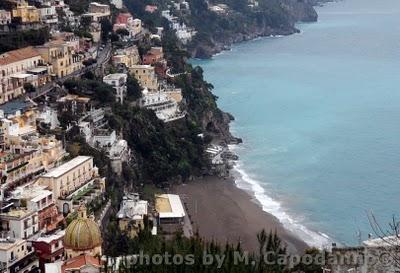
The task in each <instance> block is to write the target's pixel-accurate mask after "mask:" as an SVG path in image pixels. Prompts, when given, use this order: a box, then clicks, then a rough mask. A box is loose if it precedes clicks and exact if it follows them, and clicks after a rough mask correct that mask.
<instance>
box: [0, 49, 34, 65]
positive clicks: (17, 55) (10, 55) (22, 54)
mask: <svg viewBox="0 0 400 273" xmlns="http://www.w3.org/2000/svg"><path fill="white" fill-rule="evenodd" d="M36 56H40V54H39V52H37V51H36V50H35V49H34V48H33V47H31V46H29V47H24V48H21V49H17V50H12V51H9V52H6V53H3V54H1V55H0V65H7V64H11V63H15V62H18V61H22V60H24V59H29V58H33V57H36Z"/></svg>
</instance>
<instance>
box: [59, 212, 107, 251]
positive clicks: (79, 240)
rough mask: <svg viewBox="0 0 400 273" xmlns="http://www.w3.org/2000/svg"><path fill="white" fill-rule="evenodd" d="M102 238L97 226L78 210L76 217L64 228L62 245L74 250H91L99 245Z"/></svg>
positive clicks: (84, 213)
mask: <svg viewBox="0 0 400 273" xmlns="http://www.w3.org/2000/svg"><path fill="white" fill-rule="evenodd" d="M101 243H102V239H101V233H100V229H99V226H98V225H97V224H96V222H95V221H93V220H92V219H90V218H88V217H87V216H86V209H85V210H84V211H82V210H78V218H77V219H75V220H73V221H72V222H71V223H70V224H69V225H68V227H67V229H66V230H65V235H64V246H65V248H69V249H72V250H75V251H85V250H91V249H94V248H96V247H99V246H101Z"/></svg>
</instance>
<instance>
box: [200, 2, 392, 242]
mask: <svg viewBox="0 0 400 273" xmlns="http://www.w3.org/2000/svg"><path fill="white" fill-rule="evenodd" d="M318 13H319V22H318V23H313V24H301V25H299V26H298V27H299V28H300V29H301V31H302V33H301V34H298V35H292V36H288V37H276V38H264V39H259V40H255V41H251V42H246V43H242V44H239V45H237V46H234V47H233V50H232V51H229V52H224V53H223V54H221V55H218V56H216V57H214V58H213V59H212V60H206V61H199V60H195V61H193V63H194V64H198V65H201V66H202V67H203V69H204V71H205V77H206V79H207V80H208V81H209V82H211V83H212V84H213V85H214V86H215V90H214V93H215V94H216V95H217V96H219V106H220V107H221V108H222V109H224V110H226V111H228V112H230V113H232V114H233V115H234V116H235V118H236V121H235V122H234V123H233V124H232V130H233V132H234V133H235V134H236V136H239V137H242V138H243V140H244V144H243V145H241V146H240V147H239V148H237V149H236V150H237V152H238V154H239V155H240V158H241V161H240V164H239V166H238V171H239V172H240V174H241V179H239V180H238V184H239V186H241V187H244V188H247V189H249V190H252V191H253V192H254V193H255V195H256V197H257V198H258V199H259V201H260V202H261V203H262V204H263V206H264V209H265V210H266V211H269V212H272V213H273V214H275V215H276V216H278V218H280V219H281V220H282V221H283V222H284V224H285V225H286V226H287V227H289V228H290V229H292V230H294V231H295V232H298V233H299V234H300V236H302V237H303V238H304V239H306V240H307V241H308V242H313V241H314V242H317V241H319V243H321V241H322V238H321V237H319V236H318V235H317V234H315V233H313V232H312V231H317V232H321V233H324V234H326V235H328V236H329V237H330V238H332V239H334V240H336V241H338V242H341V243H344V244H356V243H357V242H358V235H357V234H358V232H361V237H362V239H366V237H367V234H368V233H370V232H371V228H370V224H369V222H368V212H370V211H373V213H374V214H375V215H376V216H377V217H378V218H379V219H380V221H382V224H385V223H386V222H389V221H390V218H391V217H392V215H393V214H396V215H399V216H400V211H399V203H400V202H399V201H400V198H399V196H400V141H399V139H400V88H399V87H400V1H399V0H345V1H343V2H336V3H330V4H327V5H325V6H324V7H321V8H318ZM305 227H306V228H305Z"/></svg>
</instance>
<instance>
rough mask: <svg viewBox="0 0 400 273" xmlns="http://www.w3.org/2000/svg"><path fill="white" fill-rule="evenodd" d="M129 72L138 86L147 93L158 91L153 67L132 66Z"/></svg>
mask: <svg viewBox="0 0 400 273" xmlns="http://www.w3.org/2000/svg"><path fill="white" fill-rule="evenodd" d="M129 71H130V72H131V73H132V74H133V75H134V76H135V78H136V79H137V80H138V82H139V84H140V85H141V86H142V87H143V88H147V89H148V90H149V91H157V90H158V81H157V77H156V74H155V70H154V67H153V66H150V65H133V66H132V67H131V68H130V69H129Z"/></svg>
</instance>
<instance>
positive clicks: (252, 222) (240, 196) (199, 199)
mask: <svg viewBox="0 0 400 273" xmlns="http://www.w3.org/2000/svg"><path fill="white" fill-rule="evenodd" d="M175 191H176V192H177V193H178V194H180V195H181V197H182V199H183V202H184V203H185V204H186V205H187V208H188V213H189V214H190V216H191V219H192V221H193V222H194V223H193V228H194V229H195V230H196V229H197V230H198V231H199V233H200V235H201V236H203V237H205V238H207V239H215V240H217V241H219V242H221V243H225V242H226V241H229V242H238V241H239V240H240V241H241V243H242V246H243V248H244V249H245V250H249V251H257V249H258V242H257V237H256V235H257V233H258V232H260V231H261V230H262V229H263V228H264V229H265V230H266V231H270V230H276V231H277V233H278V234H279V236H280V237H281V238H282V240H283V241H284V242H285V243H286V244H287V246H288V250H289V251H290V252H292V253H294V252H303V250H304V249H305V248H307V245H306V244H305V243H304V242H303V241H301V240H300V239H299V238H297V237H296V236H295V235H293V234H292V233H290V232H289V231H287V230H285V229H284V227H283V226H282V224H281V223H280V222H279V221H278V219H277V218H275V217H274V216H273V215H270V214H268V213H266V212H264V211H263V210H262V209H261V207H260V206H259V205H258V204H257V203H256V202H255V201H254V200H253V198H252V196H250V195H249V194H248V193H246V192H245V191H243V190H241V189H239V188H237V187H236V186H235V184H234V181H233V180H232V179H225V180H224V179H219V178H217V177H207V178H205V179H199V180H196V181H193V182H190V183H189V184H185V185H181V186H178V187H177V188H176V189H175Z"/></svg>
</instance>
